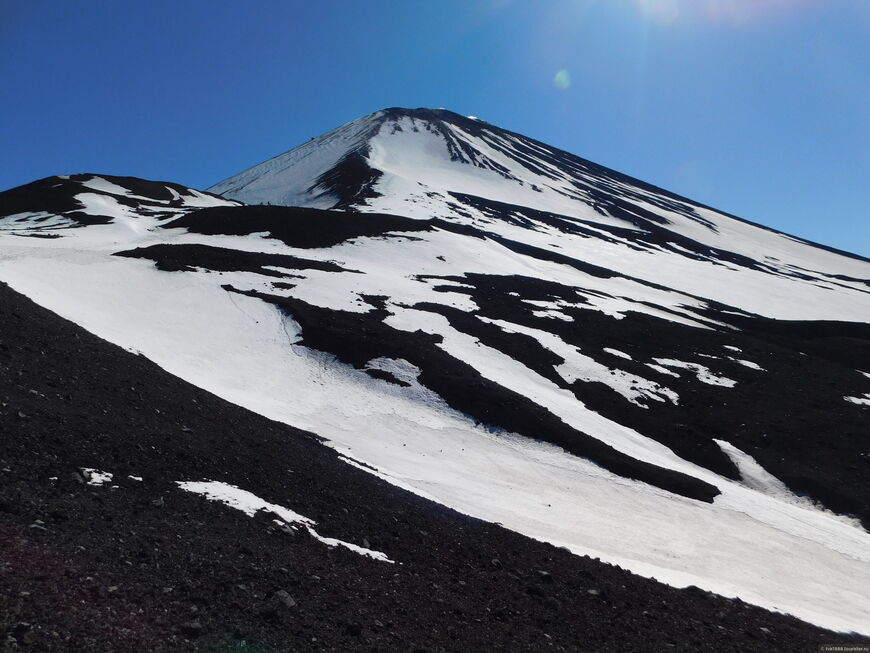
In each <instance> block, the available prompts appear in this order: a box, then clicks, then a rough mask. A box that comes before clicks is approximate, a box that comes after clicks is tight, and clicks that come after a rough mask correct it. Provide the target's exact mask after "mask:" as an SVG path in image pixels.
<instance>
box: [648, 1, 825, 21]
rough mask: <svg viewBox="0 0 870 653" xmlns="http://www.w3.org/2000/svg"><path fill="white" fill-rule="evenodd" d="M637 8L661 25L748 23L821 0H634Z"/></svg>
mask: <svg viewBox="0 0 870 653" xmlns="http://www.w3.org/2000/svg"><path fill="white" fill-rule="evenodd" d="M635 4H636V6H637V10H638V12H639V13H640V14H641V15H642V16H644V17H645V18H647V19H649V20H651V21H653V22H655V23H658V24H660V25H672V24H674V23H676V22H678V21H679V22H685V21H702V22H708V23H714V24H725V25H732V26H737V25H745V24H747V23H752V22H754V21H756V20H759V19H763V18H768V17H774V16H781V15H786V14H795V13H798V12H801V11H803V10H806V9H809V8H812V7H818V6H821V5H822V4H823V1H822V0H635Z"/></svg>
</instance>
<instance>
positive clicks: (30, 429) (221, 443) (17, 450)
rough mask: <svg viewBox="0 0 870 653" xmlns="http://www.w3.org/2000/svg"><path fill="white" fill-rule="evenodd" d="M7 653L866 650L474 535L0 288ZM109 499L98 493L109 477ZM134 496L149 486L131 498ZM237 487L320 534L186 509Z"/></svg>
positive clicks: (489, 528) (0, 579)
mask: <svg viewBox="0 0 870 653" xmlns="http://www.w3.org/2000/svg"><path fill="white" fill-rule="evenodd" d="M0 400H2V403H0V423H2V424H3V436H2V443H0V446H2V448H0V469H2V471H0V473H2V477H0V478H2V484H0V541H2V548H0V565H2V566H0V629H2V631H3V633H2V637H3V638H4V639H3V648H4V650H9V651H18V650H21V651H27V650H49V651H55V650H56V651H73V650H75V651H85V650H100V651H131V650H148V651H170V650H203V651H260V652H262V651H290V650H336V651H346V650H362V649H365V650H397V649H400V650H433V651H435V650H449V651H469V650H557V651H558V650H566V651H593V650H603V649H609V650H610V649H618V650H626V651H640V650H644V651H670V650H676V651H706V650H709V651H740V652H741V653H744V652H746V651H771V650H777V651H802V650H805V651H810V650H815V649H816V647H817V645H818V644H819V643H837V644H843V645H845V644H854V645H858V644H863V645H867V644H868V643H870V641H868V640H866V639H863V640H862V639H857V638H850V637H846V636H841V635H833V634H831V633H827V632H824V631H822V630H819V629H816V628H814V627H811V626H808V625H806V624H804V623H802V622H799V621H798V620H796V619H793V618H790V617H784V616H780V615H775V614H772V613H769V612H766V611H764V610H761V609H758V608H754V607H751V606H748V605H746V604H744V603H742V602H740V601H731V600H727V599H723V598H720V597H716V596H714V595H711V594H708V593H705V592H701V591H699V590H693V589H688V590H676V589H673V588H670V587H667V586H664V585H660V584H658V583H655V582H654V581H649V580H645V579H641V578H638V577H637V576H634V575H632V574H629V573H628V572H625V571H623V570H620V569H619V568H616V567H612V566H609V565H604V564H601V563H599V562H596V561H595V560H592V559H589V558H584V557H577V556H573V555H571V554H569V553H567V552H565V551H563V550H560V549H557V548H554V547H552V546H549V545H546V544H541V543H538V542H535V541H533V540H530V539H527V538H525V537H522V536H520V535H517V534H515V533H512V532H510V531H506V530H504V529H502V528H500V527H498V526H495V525H491V524H487V523H484V522H480V521H476V520H473V519H470V518H467V517H464V516H462V515H460V514H457V513H455V512H452V511H450V510H447V509H445V508H443V507H441V506H438V505H437V504H433V503H430V502H428V501H425V500H423V499H420V498H418V497H415V496H413V495H410V494H408V493H406V492H403V491H401V490H398V489H396V488H395V487H393V486H390V485H388V484H386V483H383V482H381V481H379V480H378V479H376V478H375V477H373V476H371V475H369V474H367V473H365V472H363V471H360V470H358V469H355V468H353V467H351V466H350V465H348V464H346V463H344V462H342V460H341V459H340V457H339V456H338V455H337V454H336V453H335V452H334V451H332V450H330V449H327V448H326V447H324V446H322V445H321V444H319V442H318V441H317V438H316V437H314V436H312V435H311V434H307V433H304V432H302V431H298V430H296V429H293V428H291V427H288V426H285V425H282V424H278V423H275V422H271V421H269V420H266V419H264V418H262V417H260V416H257V415H255V414H252V413H250V412H248V411H245V410H243V409H240V408H238V407H236V406H233V405H231V404H229V403H227V402H225V401H222V400H220V399H217V398H216V397H214V396H212V395H210V394H208V393H205V392H203V391H201V390H199V389H197V388H195V387H193V386H191V385H189V384H187V383H185V382H183V381H181V380H179V379H177V378H175V377H172V376H171V375H168V374H166V373H165V372H163V371H162V370H161V369H160V368H158V367H157V366H156V365H154V364H152V363H150V362H149V361H147V360H146V359H144V358H142V357H139V356H135V355H133V354H130V353H128V352H125V351H123V350H122V349H120V348H118V347H115V346H113V345H110V344H108V343H106V342H105V341H102V340H100V339H98V338H96V337H94V336H92V335H90V334H88V333H87V332H84V331H83V330H82V329H80V328H79V327H77V326H75V325H73V324H71V323H69V322H67V321H65V320H62V319H60V318H58V317H57V316H55V315H53V314H52V313H50V312H49V311H47V310H44V309H42V308H39V307H37V306H35V305H34V304H33V303H32V302H30V301H29V300H27V299H26V298H24V297H22V296H21V295H18V294H17V293H14V292H12V291H11V290H9V289H8V287H6V286H5V285H0ZM88 469H94V470H99V471H100V472H108V473H111V474H112V475H113V476H112V479H111V481H109V482H107V483H104V484H102V485H99V484H95V483H96V482H97V481H98V480H99V475H98V474H96V473H89V472H87V471H85V470H88ZM139 479H141V480H139ZM203 479H208V480H212V481H221V482H224V483H228V484H232V485H234V486H237V487H239V488H242V489H244V490H247V491H249V492H252V493H254V494H256V495H257V496H259V497H261V498H263V499H265V500H266V501H269V502H271V503H274V504H277V505H280V506H284V507H287V508H290V509H293V510H295V511H297V512H299V513H301V514H302V515H305V516H306V517H309V518H311V519H313V520H314V521H316V524H317V525H316V528H317V531H318V533H319V534H320V535H322V536H327V537H335V538H338V539H341V540H344V541H348V542H352V543H356V544H358V545H360V546H365V547H370V548H372V549H376V550H379V551H382V552H384V553H385V554H386V555H388V556H389V557H390V558H391V559H392V560H393V561H395V562H394V563H393V564H390V563H387V562H382V561H378V560H374V559H371V558H368V557H363V556H360V555H358V554H356V553H353V552H351V551H349V550H347V549H344V548H341V547H337V548H330V547H328V546H326V545H325V544H323V543H322V542H320V541H318V540H316V539H314V538H313V537H311V536H309V535H308V534H307V533H306V531H305V530H304V529H296V530H292V529H287V528H283V527H281V526H280V525H279V524H277V523H275V521H274V518H275V515H269V514H265V513H259V514H258V515H256V516H254V517H248V516H247V515H245V514H244V513H242V512H241V511H239V510H235V509H233V508H230V507H228V506H225V505H223V504H221V503H216V502H210V501H207V500H205V499H203V498H202V497H200V496H197V495H195V494H192V493H189V492H185V491H183V490H181V489H180V488H179V486H178V485H177V481H198V480H203Z"/></svg>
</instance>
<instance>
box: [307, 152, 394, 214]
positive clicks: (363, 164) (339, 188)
mask: <svg viewBox="0 0 870 653" xmlns="http://www.w3.org/2000/svg"><path fill="white" fill-rule="evenodd" d="M381 176H383V173H382V172H381V171H380V170H375V169H374V168H372V167H371V166H370V165H369V164H368V161H367V160H366V157H365V155H364V153H363V151H360V150H353V151H351V152H348V153H347V154H346V155H345V156H343V157H342V158H341V160H340V161H339V162H338V163H337V164H336V165H335V166H334V167H333V168H331V169H329V170H327V171H326V172H324V173H323V174H322V175H320V176H319V177H318V178H317V180H316V181H315V182H314V184H312V186H311V187H310V188H309V189H308V190H309V191H311V192H314V191H315V190H316V191H317V192H318V193H323V194H331V195H333V196H335V198H336V203H335V205H334V208H336V209H347V208H349V207H350V206H351V205H352V204H358V203H362V204H364V203H365V200H367V199H369V198H372V197H377V196H378V194H377V193H376V192H375V191H374V188H373V187H374V185H375V183H376V182H377V180H378V179H380V178H381ZM320 189H325V191H322V190H320Z"/></svg>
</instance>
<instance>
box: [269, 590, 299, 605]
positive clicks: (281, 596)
mask: <svg viewBox="0 0 870 653" xmlns="http://www.w3.org/2000/svg"><path fill="white" fill-rule="evenodd" d="M272 598H273V600H275V601H276V602H278V603H280V604H281V605H283V606H285V607H287V608H295V607H296V600H295V599H294V598H293V597H292V596H290V594H289V592H287V591H285V590H278V591H277V592H275V594H274V596H273V597H272Z"/></svg>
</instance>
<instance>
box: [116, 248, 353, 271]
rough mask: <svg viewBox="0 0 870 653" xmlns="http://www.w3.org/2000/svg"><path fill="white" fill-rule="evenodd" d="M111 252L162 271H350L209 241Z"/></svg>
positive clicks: (318, 262) (322, 263) (335, 266)
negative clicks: (271, 267) (146, 260)
mask: <svg viewBox="0 0 870 653" xmlns="http://www.w3.org/2000/svg"><path fill="white" fill-rule="evenodd" d="M114 256H125V257H127V258H145V259H150V260H152V261H154V262H155V264H156V265H157V268H158V269H160V270H164V271H166V272H178V271H183V272H194V271H195V270H196V268H204V269H206V270H211V271H214V272H256V273H257V274H262V275H264V276H267V277H286V276H288V275H286V274H284V273H283V272H279V271H277V270H270V269H268V268H267V266H273V267H279V268H288V269H290V270H323V271H325V272H353V270H348V269H346V268H343V267H341V266H340V265H337V264H335V263H331V262H329V261H315V260H312V259H306V258H299V257H297V256H290V255H289V254H268V253H264V252H245V251H242V250H236V249H227V248H225V247H212V246H210V245H192V244H188V245H167V244H160V245H150V246H148V247H137V248H136V249H131V250H127V251H124V252H115V254H114Z"/></svg>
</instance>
